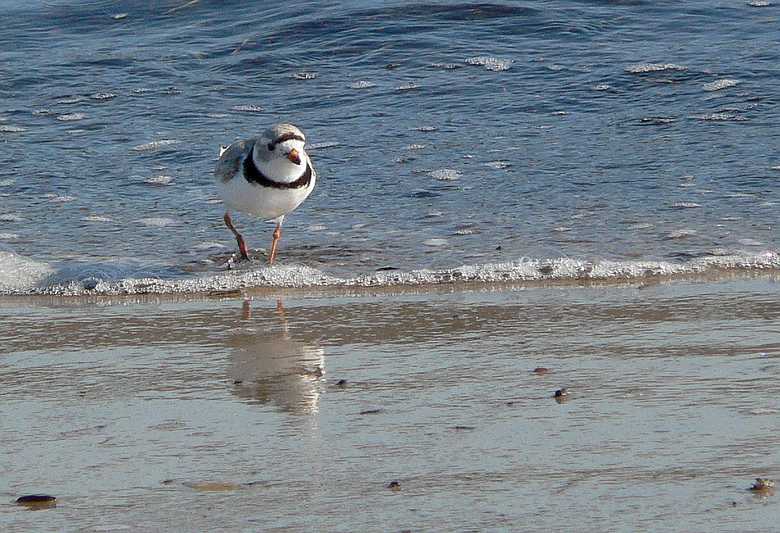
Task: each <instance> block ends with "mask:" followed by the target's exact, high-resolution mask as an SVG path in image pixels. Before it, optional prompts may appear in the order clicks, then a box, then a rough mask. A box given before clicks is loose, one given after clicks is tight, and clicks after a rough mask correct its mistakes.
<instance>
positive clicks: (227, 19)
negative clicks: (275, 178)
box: [0, 1, 780, 294]
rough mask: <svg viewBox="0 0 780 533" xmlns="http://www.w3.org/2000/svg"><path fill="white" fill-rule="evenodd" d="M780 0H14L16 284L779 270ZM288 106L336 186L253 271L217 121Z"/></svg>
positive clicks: (3, 34) (10, 217)
mask: <svg viewBox="0 0 780 533" xmlns="http://www.w3.org/2000/svg"><path fill="white" fill-rule="evenodd" d="M763 4H768V5H763ZM778 9H779V8H778V6H777V5H775V4H774V3H771V2H769V3H763V2H741V1H728V2H727V1H707V2H704V1H703V2H693V3H684V4H681V3H679V2H665V1H662V2H643V1H613V2H588V1H565V2H564V1H550V2H506V3H454V2H427V3H417V4H414V5H409V4H407V3H403V2H339V3H320V2H283V3H274V4H271V5H266V4H265V3H251V2H207V1H199V2H197V1H196V2H185V1H181V2H178V1H177V2H149V3H138V2H113V1H111V2H109V1H95V2H81V3H73V2H59V1H45V2H24V3H21V2H11V1H0V15H2V19H3V24H1V25H0V292H4V293H14V294H30V293H41V292H43V293H46V292H49V293H67V294H82V293H95V292H97V293H101V292H102V293H123V292H192V291H195V292H202V291H204V290H205V291H208V290H220V289H235V288H243V287H252V286H272V287H273V286H312V285H315V286H316V285H320V284H328V285H334V284H335V285H347V286H349V285H360V284H367V285H386V284H399V283H400V284H408V283H449V282H451V281H453V280H457V279H475V280H481V281H487V282H492V281H501V280H502V279H504V280H506V279H509V280H535V279H544V280H548V281H549V280H558V279H571V278H577V279H582V278H593V279H598V280H600V279H629V280H631V279H636V278H643V277H646V276H656V275H676V274H685V275H691V274H696V275H699V274H701V275H705V274H706V275H711V274H712V273H713V272H719V271H721V270H723V269H731V270H733V269H736V270H752V269H756V268H760V269H762V270H767V269H769V270H777V269H778V268H779V267H780V261H779V260H778V256H777V249H778V242H779V241H778V232H777V226H778V222H779V220H778V217H779V216H780V215H778V212H779V210H778V201H779V200H780V198H779V195H778V191H780V143H779V142H778V140H779V139H780V133H778V128H777V124H778V118H779V115H780V113H779V112H778V107H777V102H778V94H780V76H779V75H778V74H780V72H778V64H780V62H779V61H778V59H779V58H778V46H777V45H778V38H777V35H778V33H777V23H778V16H780V14H779V13H778ZM281 120H284V121H290V122H293V123H295V124H297V125H299V126H300V127H301V128H302V129H303V130H304V131H305V133H306V134H307V138H308V140H309V151H310V153H311V156H312V158H313V159H314V161H315V165H316V168H317V171H318V173H319V177H320V179H319V182H318V185H317V188H316V189H315V191H314V193H313V194H312V196H311V197H310V198H309V199H308V200H307V201H306V202H305V203H304V204H303V205H302V206H301V207H300V208H299V209H298V210H297V211H296V212H294V213H293V214H292V215H291V216H289V217H288V218H287V220H286V222H285V228H284V230H285V233H284V236H283V240H282V242H281V248H280V256H279V257H280V265H279V267H278V268H275V269H267V268H265V263H264V257H265V256H264V250H265V249H266V248H267V247H268V245H269V243H270V237H271V231H272V226H271V225H269V224H267V223H265V222H263V221H257V220H253V219H251V218H249V217H246V216H241V215H240V214H239V215H238V216H237V217H236V220H237V224H238V226H239V228H240V229H241V230H242V231H243V232H244V235H245V236H246V238H247V240H248V242H249V244H250V246H251V247H253V248H254V249H255V250H256V252H255V253H256V256H257V258H258V259H257V261H254V262H253V263H251V264H248V265H247V264H244V265H239V268H238V269H237V271H231V272H228V271H227V269H226V266H225V261H226V259H227V258H228V257H229V256H230V254H231V253H232V252H234V251H235V241H234V240H233V238H232V235H231V234H230V232H229V231H228V230H227V229H226V228H225V227H224V225H223V224H222V218H221V216H222V213H223V209H222V206H221V204H220V202H219V199H218V198H217V197H216V193H215V189H214V185H213V178H212V171H213V167H214V163H215V160H216V157H217V154H218V149H219V146H220V144H227V143H229V142H232V141H234V140H237V139H241V138H247V137H249V136H252V135H256V134H258V133H259V132H261V131H262V130H263V129H264V128H266V127H267V126H268V125H270V124H272V123H274V122H277V121H281ZM475 270H476V271H479V272H481V274H480V275H478V276H470V273H471V272H473V271H475Z"/></svg>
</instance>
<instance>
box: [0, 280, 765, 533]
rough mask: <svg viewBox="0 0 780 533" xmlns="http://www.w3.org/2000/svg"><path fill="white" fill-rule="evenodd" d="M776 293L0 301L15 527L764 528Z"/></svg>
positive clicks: (751, 287)
mask: <svg viewBox="0 0 780 533" xmlns="http://www.w3.org/2000/svg"><path fill="white" fill-rule="evenodd" d="M776 294H777V279H776V278H771V277H769V278H768V277H759V278H757V279H752V280H739V279H737V280H734V281H731V282H722V283H687V282H680V283H672V284H656V285H641V286H631V287H622V288H604V287H592V288H584V287H569V288H537V289H528V288H525V289H524V288H521V287H515V288H506V289H503V290H500V291H498V290H493V291H487V290H479V291H473V290H461V291H447V290H442V291H437V292H430V291H428V292H421V293H415V292H412V291H406V292H396V293H382V294H373V295H372V294H362V295H359V294H353V295H342V296H336V297H334V296H326V297H322V296H314V295H309V296H305V295H298V296H294V295H293V296H290V295H284V294H282V293H280V294H278V295H270V296H267V297H259V296H258V297H256V298H255V299H254V300H243V299H242V298H225V299H192V298H186V297H168V298H160V297H136V298H135V299H127V298H124V299H119V300H116V299H109V298H100V299H97V300H94V301H85V300H74V299H67V298H66V299H62V298H48V299H43V298H41V299H37V300H35V302H36V303H35V304H34V305H30V301H29V300H25V299H14V300H9V299H7V300H5V301H4V302H0V331H2V332H3V337H4V339H5V340H4V345H3V348H4V352H3V355H0V382H2V383H3V387H2V398H3V401H2V402H0V418H1V419H2V420H3V445H4V450H5V452H6V455H5V457H6V460H5V461H4V464H3V478H4V483H3V487H2V489H0V490H1V491H2V496H1V497H0V499H2V500H5V503H2V502H0V529H3V530H4V531H12V532H16V531H20V532H21V531H32V530H48V531H51V530H57V531H114V530H117V531H119V530H134V531H136V530H143V531H161V530H168V531H209V530H211V531H214V530H231V531H238V530H248V531H253V530H261V529H262V530H264V531H275V530H324V531H400V530H404V529H410V530H412V531H452V530H459V531H466V530H475V531H499V530H506V529H514V530H519V529H522V530H528V531H541V530H549V529H551V528H556V529H563V530H577V531H627V530H652V531H692V530H707V531H735V530H739V531H744V530H755V529H760V528H762V527H765V526H766V524H771V523H776V521H777V519H778V518H779V517H780V514H778V512H777V505H776V498H777V496H775V495H773V494H764V495H756V494H753V493H750V492H749V491H747V490H746V489H747V488H748V487H749V486H750V483H751V482H752V480H753V478H755V477H757V476H764V477H770V478H772V477H774V478H775V479H776V478H778V477H780V455H778V451H777V450H778V444H780V439H778V436H777V431H776V424H775V421H776V419H777V416H778V412H780V404H779V403H778V399H777V398H778V393H780V390H779V389H778V385H777V383H778V380H777V377H778V375H780V366H779V365H778V361H779V360H780V359H779V358H780V329H778V326H777V324H778V320H780V305H779V304H778V301H777V298H776V297H775V295H776ZM277 300H279V302H278V301H277ZM539 366H544V367H548V368H550V369H551V372H550V373H549V374H546V375H536V374H533V373H532V372H531V370H532V369H534V368H535V367H539ZM318 369H319V370H318ZM339 380H346V384H344V385H343V386H339V384H338V382H339ZM560 387H567V388H568V389H569V391H570V396H569V399H568V401H566V402H564V403H557V402H556V401H555V400H554V399H553V397H552V395H553V392H554V391H555V390H556V389H558V388H560ZM377 410H378V411H377ZM394 480H396V481H398V482H400V486H401V490H400V491H393V490H390V489H388V488H387V485H388V484H389V483H390V482H391V481H394ZM28 493H48V494H52V495H54V496H57V497H58V501H57V506H56V507H55V508H52V509H48V510H45V511H39V512H31V511H29V510H27V509H26V508H23V507H18V506H15V505H13V504H12V503H11V502H12V501H13V500H14V499H15V498H16V497H17V496H19V495H22V494H28Z"/></svg>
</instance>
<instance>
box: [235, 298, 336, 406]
mask: <svg viewBox="0 0 780 533" xmlns="http://www.w3.org/2000/svg"><path fill="white" fill-rule="evenodd" d="M276 312H277V314H278V315H279V321H280V325H281V330H273V331H272V330H265V331H263V330H258V329H256V328H254V327H252V326H251V325H250V323H248V324H246V325H245V326H243V327H241V328H240V329H238V330H237V331H236V332H235V333H234V334H233V335H231V336H230V338H229V339H228V342H227V346H228V348H229V349H230V366H229V368H228V377H229V379H230V382H231V384H232V387H233V393H234V394H235V395H236V396H238V397H239V398H241V399H243V400H246V401H248V402H250V403H259V404H272V405H275V406H276V407H278V408H279V409H281V410H283V411H287V412H291V413H298V414H310V413H314V412H316V411H317V410H318V407H319V398H320V391H321V387H322V383H321V381H322V375H323V369H324V363H325V350H324V349H323V348H322V347H321V346H320V345H319V344H317V343H316V342H311V341H308V342H302V341H297V340H294V339H293V338H292V336H291V335H290V332H289V328H288V326H287V319H286V316H285V312H284V306H283V305H282V301H281V300H278V301H277V307H276ZM251 317H252V308H251V303H250V302H249V301H248V300H245V301H244V304H243V307H242V318H243V321H245V322H246V321H248V320H250V319H251Z"/></svg>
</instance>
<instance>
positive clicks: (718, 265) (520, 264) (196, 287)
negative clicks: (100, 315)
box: [0, 251, 780, 296]
mask: <svg viewBox="0 0 780 533" xmlns="http://www.w3.org/2000/svg"><path fill="white" fill-rule="evenodd" d="M719 270H732V271H733V270H741V271H755V270H780V254H778V252H775V251H767V252H763V253H759V254H735V255H728V256H715V257H704V258H698V259H694V260H691V261H688V262H685V263H671V262H665V261H627V262H616V261H598V262H588V261H581V260H576V259H567V258H563V259H556V260H538V259H529V260H521V261H512V262H507V263H492V264H483V265H465V266H461V267H457V268H452V269H445V270H425V269H423V270H413V271H409V272H400V271H389V272H374V273H371V274H364V275H360V276H357V277H354V278H339V277H335V276H331V275H328V274H326V273H324V272H321V271H319V270H316V269H313V268H310V267H307V266H302V265H290V266H276V267H273V268H267V267H263V268H258V269H257V270H248V271H229V272H222V273H219V274H208V275H203V276H200V277H194V278H186V279H159V278H128V279H123V280H119V281H113V280H112V281H98V282H97V284H93V285H92V286H90V287H87V288H85V287H84V284H83V283H82V282H80V281H70V282H67V283H64V284H63V283H55V284H51V285H46V284H45V280H44V281H43V282H40V276H41V275H42V274H39V276H36V278H37V279H27V280H25V281H27V282H35V283H38V284H37V285H34V286H33V285H28V284H24V283H22V284H18V283H16V284H3V283H2V279H0V293H5V294H15V295H33V294H46V295H61V296H78V295H85V294H106V295H120V294H198V293H201V294H202V293H213V292H222V291H226V292H227V291H236V290H241V289H252V288H296V289H299V288H326V287H343V288H360V287H399V286H425V285H442V284H451V283H457V282H467V283H485V284H491V283H512V282H539V281H542V282H567V281H632V280H641V279H645V278H651V277H674V276H686V275H698V274H705V273H710V272H717V271H719ZM0 274H2V271H0ZM52 279H57V278H56V275H55V276H52ZM39 282H40V283H39Z"/></svg>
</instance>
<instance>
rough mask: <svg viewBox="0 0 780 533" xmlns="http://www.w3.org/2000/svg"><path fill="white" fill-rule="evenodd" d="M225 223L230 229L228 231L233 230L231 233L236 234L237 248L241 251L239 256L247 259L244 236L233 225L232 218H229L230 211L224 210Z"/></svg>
mask: <svg viewBox="0 0 780 533" xmlns="http://www.w3.org/2000/svg"><path fill="white" fill-rule="evenodd" d="M225 225H226V226H227V227H228V228H229V229H230V231H232V232H233V235H235V236H236V242H237V243H238V250H239V251H240V252H241V257H243V258H244V259H246V260H247V261H249V254H248V253H247V250H246V243H245V242H244V238H243V237H242V236H241V234H240V233H239V232H238V230H237V229H236V228H235V227H234V226H233V220H232V219H231V218H230V211H225Z"/></svg>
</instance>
